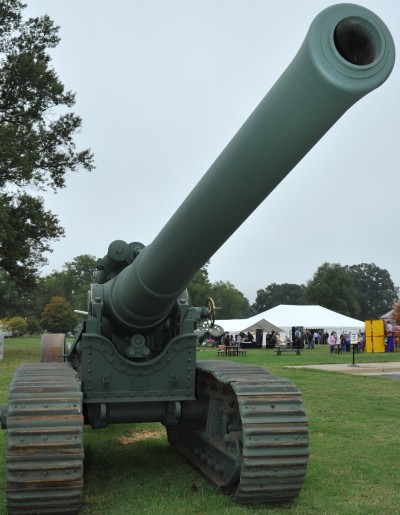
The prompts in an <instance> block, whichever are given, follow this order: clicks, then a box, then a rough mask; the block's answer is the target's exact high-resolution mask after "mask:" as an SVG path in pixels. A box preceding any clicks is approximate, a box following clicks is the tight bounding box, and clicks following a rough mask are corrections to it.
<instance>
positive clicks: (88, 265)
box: [36, 254, 97, 317]
mask: <svg viewBox="0 0 400 515" xmlns="http://www.w3.org/2000/svg"><path fill="white" fill-rule="evenodd" d="M96 272H97V271H96V259H95V257H94V256H91V255H89V254H82V255H81V256H77V257H76V258H74V259H73V260H72V261H70V262H67V263H65V265H64V266H63V269H62V271H61V272H56V271H54V272H52V273H51V274H49V275H47V276H46V277H44V278H43V279H42V280H41V281H40V283H39V289H38V294H37V298H36V308H37V311H36V314H37V316H39V317H40V314H41V313H42V311H43V309H44V306H45V305H46V304H47V303H48V302H49V301H50V299H51V298H52V297H54V296H61V297H64V298H65V299H66V300H67V301H68V302H69V303H70V304H71V305H72V306H73V307H74V309H81V310H86V309H87V297H88V291H89V289H90V285H91V284H92V283H93V282H94V280H95V276H96Z"/></svg>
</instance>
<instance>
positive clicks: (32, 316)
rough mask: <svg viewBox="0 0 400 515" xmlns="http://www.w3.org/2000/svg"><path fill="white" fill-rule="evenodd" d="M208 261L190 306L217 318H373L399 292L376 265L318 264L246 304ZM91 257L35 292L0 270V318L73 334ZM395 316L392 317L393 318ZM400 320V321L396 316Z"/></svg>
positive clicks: (13, 327) (14, 327)
mask: <svg viewBox="0 0 400 515" xmlns="http://www.w3.org/2000/svg"><path fill="white" fill-rule="evenodd" d="M208 265H209V264H208V263H207V264H206V265H205V266H204V267H202V268H201V269H200V270H199V271H198V272H197V273H196V274H195V276H194V277H193V279H192V281H191V282H190V284H189V286H188V292H189V298H190V302H191V304H192V305H193V306H204V305H205V304H206V301H207V299H208V298H210V297H211V298H212V299H213V300H214V302H215V305H216V306H217V318H218V319H241V318H248V317H250V316H252V315H256V314H258V313H262V312H263V311H266V310H268V309H271V308H273V307H275V306H278V305H279V304H295V305H300V304H303V305H304V304H308V305H312V304H318V305H320V306H323V307H326V308H328V309H331V310H333V311H337V312H339V313H341V314H342V315H347V316H350V317H352V318H357V319H359V320H367V319H370V318H372V319H374V318H378V317H379V316H381V315H382V314H384V313H386V312H389V311H391V310H392V309H393V308H394V307H396V311H395V313H399V315H400V308H399V307H398V305H397V304H396V303H397V299H398V293H399V289H398V287H396V286H395V285H394V283H393V281H392V279H391V277H390V274H389V272H388V271H387V270H385V269H382V268H379V267H378V266H376V265H375V264H367V263H362V264H360V265H352V266H342V265H339V264H337V263H333V264H332V263H324V264H322V265H321V266H320V267H319V268H318V269H317V271H316V272H315V274H314V275H313V277H312V278H311V279H310V280H309V281H308V282H307V283H306V284H305V285H304V284H289V283H284V284H277V283H272V284H269V285H268V286H266V287H265V288H262V289H260V290H258V291H257V295H256V300H255V302H254V303H253V304H252V305H250V302H249V300H248V299H247V298H246V297H245V295H244V294H243V293H242V292H240V291H239V290H238V289H237V288H236V287H235V286H234V285H233V284H232V283H231V282H229V281H216V282H214V283H212V282H211V281H210V280H209V277H208ZM96 274H97V270H96V258H95V257H94V256H91V255H88V254H83V255H81V256H77V257H76V258H75V259H74V260H73V261H71V262H67V263H65V265H64V266H63V268H62V270H61V271H53V272H52V273H50V274H48V275H47V276H45V277H42V278H40V279H39V281H38V284H37V287H36V288H35V289H34V290H26V289H25V290H24V289H22V288H21V287H20V286H19V285H18V284H16V283H15V282H14V281H13V280H12V278H11V277H10V276H9V275H8V274H7V273H6V272H5V271H4V270H1V269H0V319H2V325H3V326H4V327H7V328H9V330H10V331H11V332H14V331H17V332H20V333H21V332H22V333H23V332H28V333H37V332H41V331H44V330H48V331H50V332H68V331H73V330H74V328H75V327H76V326H77V325H78V324H79V321H80V319H81V315H77V314H75V313H74V310H80V311H86V310H87V299H88V291H89V289H90V285H91V284H92V283H93V282H95V278H96ZM396 316H397V315H396ZM399 321H400V317H399Z"/></svg>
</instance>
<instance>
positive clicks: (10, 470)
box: [6, 363, 84, 515]
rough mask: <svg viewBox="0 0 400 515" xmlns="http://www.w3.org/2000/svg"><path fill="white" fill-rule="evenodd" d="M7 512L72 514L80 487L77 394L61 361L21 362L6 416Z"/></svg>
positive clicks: (80, 427) (79, 502) (72, 373)
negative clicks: (24, 363) (22, 363)
mask: <svg viewBox="0 0 400 515" xmlns="http://www.w3.org/2000/svg"><path fill="white" fill-rule="evenodd" d="M7 429H8V437H7V457H6V462H7V482H6V491H7V506H8V513H9V514H24V515H25V514H26V515H28V514H44V513H59V514H62V513H69V514H74V513H78V512H79V511H80V509H81V507H82V490H83V457H84V451H83V416H82V393H81V390H80V382H79V380H78V379H77V377H76V373H75V371H74V370H73V369H72V368H71V367H70V366H69V365H68V364H66V363H37V364H26V365H22V366H21V367H20V368H19V369H18V370H17V371H16V373H15V375H14V378H13V381H12V383H11V386H10V394H9V402H8V415H7Z"/></svg>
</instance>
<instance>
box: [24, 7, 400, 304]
mask: <svg viewBox="0 0 400 515" xmlns="http://www.w3.org/2000/svg"><path fill="white" fill-rule="evenodd" d="M27 3H28V8H27V10H26V14H27V15H28V14H29V15H30V16H37V15H42V14H48V15H49V16H50V17H51V18H52V19H53V20H54V21H55V23H56V24H57V25H59V26H60V27H61V29H60V35H61V43H60V44H59V46H58V47H57V49H55V51H54V52H53V53H52V55H53V66H54V68H55V70H56V71H57V73H58V75H59V76H60V79H61V80H62V82H63V83H64V85H65V86H66V88H67V89H70V90H72V91H75V92H76V94H77V101H76V104H75V106H74V108H73V111H74V112H75V113H76V114H79V115H80V116H81V117H82V119H83V128H82V131H81V133H80V134H79V135H78V136H77V137H76V138H75V139H76V143H77V146H78V148H82V149H83V148H87V147H90V148H91V149H92V151H93V152H94V155H95V165H96V170H94V171H93V172H92V173H88V172H85V171H82V172H80V173H76V174H75V173H74V174H70V175H69V176H68V178H67V187H66V188H65V189H64V190H62V191H61V192H59V193H58V194H56V195H54V194H52V193H48V194H46V195H45V199H46V206H47V208H48V209H50V210H51V211H53V212H54V213H57V215H58V216H59V218H60V222H61V225H62V226H63V227H64V228H65V230H66V237H65V238H64V239H63V240H61V241H60V242H58V243H56V244H55V245H54V252H53V253H52V254H49V256H48V258H49V266H48V267H46V268H45V269H44V270H43V272H44V273H49V272H50V271H52V270H61V268H62V266H63V264H64V263H65V262H67V261H72V260H73V259H74V258H75V257H76V256H78V255H80V254H92V255H94V256H96V257H102V256H103V255H104V254H105V252H106V250H107V247H108V245H109V243H110V242H111V241H113V240H115V239H123V240H126V241H128V242H130V241H140V242H142V243H144V244H149V243H151V241H152V240H153V239H154V237H155V236H156V235H157V234H158V232H159V231H160V230H161V229H162V227H163V226H164V224H165V223H166V222H167V221H168V219H169V218H170V216H171V215H172V214H173V213H174V212H175V210H176V208H177V207H178V206H179V205H180V204H181V202H182V201H183V200H184V198H185V197H186V196H187V194H188V193H189V192H190V191H191V189H192V188H193V187H194V186H195V185H196V183H197V182H198V180H199V179H200V178H201V177H202V175H203V174H204V173H205V172H206V171H207V169H208V168H209V166H210V165H211V164H212V163H213V161H214V160H215V159H216V157H217V156H218V155H219V153H220V152H221V151H222V150H223V148H224V147H225V146H226V144H227V143H228V142H229V140H230V139H231V138H232V137H233V135H234V134H235V133H236V131H237V130H238V129H239V128H240V126H241V125H242V124H243V122H244V121H245V120H246V118H247V117H248V116H249V115H250V114H251V112H252V111H253V109H254V108H255V107H256V105H257V104H258V103H259V101H260V100H261V99H262V98H263V97H264V95H265V94H266V93H267V92H268V90H269V89H270V88H271V86H272V85H273V84H274V82H275V81H276V80H277V79H278V78H279V76H280V75H281V73H282V72H283V71H284V69H285V68H286V67H287V66H288V64H289V63H290V61H291V60H292V59H293V57H294V55H295V54H296V52H297V50H298V49H299V47H300V45H301V43H302V41H303V39H304V37H305V35H306V33H307V30H308V28H309V25H310V23H311V22H312V20H313V19H314V18H315V16H316V15H317V14H318V13H319V12H320V11H321V10H322V9H324V8H325V7H327V6H329V5H332V3H333V2H329V1H323V0H302V1H301V2H299V1H294V0H280V1H279V2H272V1H269V0H241V1H238V0H202V1H195V0H168V1H166V0H142V1H136V0H132V1H128V0H125V1H122V0H114V2H112V4H111V3H110V2H109V1H105V0H84V1H82V0H68V1H66V0H65V1H60V0H59V1H54V0H27ZM362 5H363V6H365V7H367V8H369V9H371V10H372V11H374V12H375V13H376V14H377V15H378V16H380V17H381V18H382V19H383V20H384V22H385V23H386V24H387V26H388V27H389V29H390V31H391V32H392V35H393V38H394V40H395V44H396V47H397V49H399V48H400V44H399V43H400V42H399V40H400V28H399V27H400V2H399V1H398V0H365V1H363V2H362ZM399 75H400V67H399V66H398V63H397V64H396V65H395V68H394V70H393V72H392V75H391V76H390V78H389V79H388V81H387V82H386V83H385V84H384V85H383V86H382V87H380V88H378V89H377V90H375V91H374V92H372V93H370V94H369V95H367V96H366V97H365V98H363V99H362V100H361V101H360V102H358V104H356V105H355V106H353V107H352V108H351V109H350V110H349V111H348V112H347V113H346V114H345V115H344V116H343V117H342V118H341V119H340V120H339V122H338V123H337V124H336V125H335V126H334V127H333V128H332V129H331V130H330V131H329V132H328V133H327V134H326V135H325V136H324V138H323V139H322V140H321V141H320V142H319V143H318V144H317V146H316V147H314V148H313V149H312V150H311V152H310V153H309V154H308V155H307V156H306V157H305V158H304V159H303V160H302V161H301V163H300V164H299V165H298V166H297V167H296V168H295V169H294V170H293V171H292V172H291V173H290V174H289V176H288V177H287V178H286V179H285V180H284V181H283V182H282V183H281V184H280V185H279V186H278V187H277V188H276V189H275V190H274V192H273V193H272V194H271V195H270V196H269V197H268V198H267V199H266V200H265V201H264V203H263V204H262V205H261V206H260V207H259V208H258V209H257V210H256V211H255V212H254V213H253V214H252V215H251V216H250V217H249V218H248V219H247V221H246V222H245V223H244V224H243V225H242V226H241V227H240V228H239V230H238V231H237V232H236V233H235V234H234V235H233V236H232V237H231V238H230V239H229V240H228V242H226V243H225V245H224V246H223V247H222V248H221V249H220V250H219V251H218V252H217V253H216V254H215V255H214V256H213V258H212V259H211V264H210V266H209V276H210V279H211V281H213V282H214V281H217V280H223V281H230V282H231V283H233V284H234V286H235V287H236V288H238V289H239V290H240V291H242V292H243V293H244V295H245V296H246V297H247V298H248V299H249V301H250V302H251V303H252V302H254V300H255V297H256V292H257V290H258V289H261V288H265V287H266V286H267V285H269V284H271V283H273V282H275V283H278V284H281V283H296V284H305V283H306V282H307V281H308V280H310V279H311V278H312V276H313V274H314V273H315V272H316V270H317V268H318V267H319V266H320V265H321V264H322V263H324V262H329V263H340V264H341V265H353V264H360V263H375V264H376V265H377V266H379V267H381V268H384V269H387V270H388V271H389V273H390V275H391V277H392V280H393V281H394V283H395V284H396V285H400V267H399V256H398V253H399V242H398V241H397V238H398V236H397V234H398V228H399V212H400V209H399V196H400V175H399V150H400V138H399V136H400V130H399V121H400V94H399ZM227 201H230V202H235V201H237V200H235V199H226V198H224V192H223V191H221V204H220V205H205V206H204V208H205V209H204V213H205V232H207V231H212V230H213V219H214V218H216V217H220V216H221V213H222V212H223V206H224V203H225V202H227Z"/></svg>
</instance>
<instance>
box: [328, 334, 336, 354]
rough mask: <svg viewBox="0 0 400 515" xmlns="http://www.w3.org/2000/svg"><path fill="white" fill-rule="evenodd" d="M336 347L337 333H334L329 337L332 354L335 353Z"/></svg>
mask: <svg viewBox="0 0 400 515" xmlns="http://www.w3.org/2000/svg"><path fill="white" fill-rule="evenodd" d="M335 345H336V336H335V333H334V332H333V331H332V332H331V335H330V336H329V348H330V351H331V353H333V352H334V350H335Z"/></svg>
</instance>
